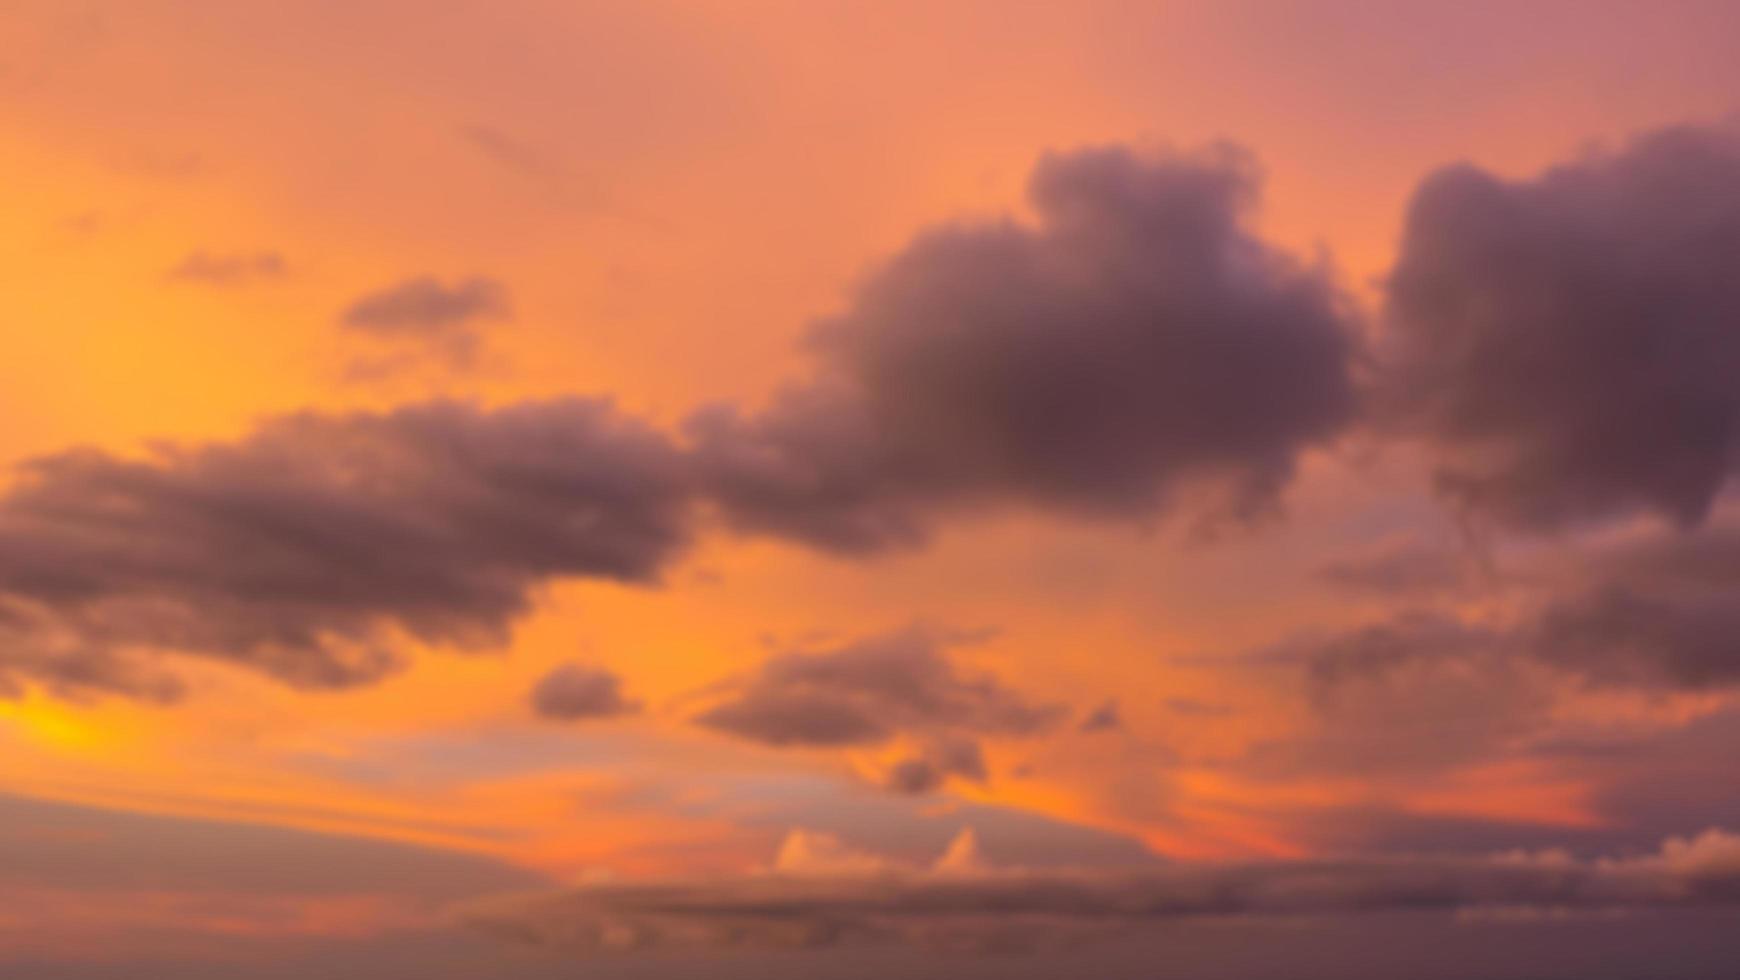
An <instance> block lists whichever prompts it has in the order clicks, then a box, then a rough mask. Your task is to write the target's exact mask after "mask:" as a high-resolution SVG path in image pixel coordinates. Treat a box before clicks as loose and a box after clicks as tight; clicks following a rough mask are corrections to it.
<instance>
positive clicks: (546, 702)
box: [532, 663, 641, 721]
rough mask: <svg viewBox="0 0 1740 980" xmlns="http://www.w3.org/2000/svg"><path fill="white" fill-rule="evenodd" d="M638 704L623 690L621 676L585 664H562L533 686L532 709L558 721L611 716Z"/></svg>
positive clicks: (636, 707)
mask: <svg viewBox="0 0 1740 980" xmlns="http://www.w3.org/2000/svg"><path fill="white" fill-rule="evenodd" d="M640 708H641V704H640V702H639V701H636V700H633V699H631V698H629V697H627V696H625V695H624V694H623V692H622V678H620V677H618V676H616V675H615V674H613V673H611V672H610V671H608V670H603V669H601V668H598V667H589V666H587V665H585V664H578V663H566V664H563V665H561V666H560V667H557V668H556V669H554V670H552V671H550V672H549V673H548V674H545V675H544V676H543V678H542V679H540V680H539V681H538V683H537V684H536V685H535V686H534V687H533V688H532V710H534V711H536V712H537V713H538V714H540V715H542V716H543V717H545V718H554V719H557V720H561V721H574V720H578V719H581V718H610V717H614V716H616V715H626V714H633V713H635V712H637V711H639V710H640Z"/></svg>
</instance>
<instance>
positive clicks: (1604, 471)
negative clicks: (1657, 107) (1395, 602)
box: [1386, 127, 1740, 528]
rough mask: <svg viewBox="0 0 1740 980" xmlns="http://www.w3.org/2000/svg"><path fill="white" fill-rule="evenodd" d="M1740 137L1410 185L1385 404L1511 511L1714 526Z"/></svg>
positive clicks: (1531, 524) (1661, 135)
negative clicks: (1649, 516)
mask: <svg viewBox="0 0 1740 980" xmlns="http://www.w3.org/2000/svg"><path fill="white" fill-rule="evenodd" d="M1737 257H1740V136H1737V135H1736V134H1735V133H1734V132H1732V131H1728V130H1714V129H1699V128H1692V127H1681V128H1676V129H1668V130H1663V131H1659V132H1655V133H1650V134H1648V135H1645V136H1643V137H1641V138H1639V139H1637V140H1636V141H1634V142H1632V143H1630V144H1628V145H1626V146H1625V147H1623V148H1622V149H1620V150H1619V151H1617V152H1611V153H1603V154H1594V155H1590V156H1587V157H1585V158H1582V159H1579V160H1576V161H1573V162H1570V163H1567V164H1564V165H1562V166H1559V167H1556V168H1554V169H1551V170H1548V171H1547V172H1545V173H1544V174H1542V175H1540V176H1539V177H1537V178H1535V179H1532V180H1522V181H1508V180H1504V179H1502V178H1499V177H1496V176H1493V175H1492V174H1489V173H1487V172H1485V171H1482V170H1480V169H1477V168H1475V167H1472V166H1468V165H1461V166H1455V167H1450V168H1447V169H1444V170H1441V171H1439V172H1438V173H1436V174H1434V175H1432V176H1431V177H1430V178H1428V179H1427V180H1426V181H1425V182H1424V183H1423V184H1422V185H1421V186H1420V188H1419V190H1418V191H1417V192H1416V194H1415V196H1414V200H1413V203H1412V206H1411V207H1410V209H1409V214H1408V218H1407V223H1406V228H1405V230H1404V233H1403V238H1402V245H1401V250H1400V256H1399V259H1398V261H1397V263H1396V266H1395V269H1394V271H1393V272H1392V274H1391V277H1390V282H1389V298H1388V310H1387V314H1386V321H1387V328H1388V340H1389V343H1390V350H1389V351H1388V355H1389V358H1390V363H1389V365H1388V370H1389V396H1390V404H1389V406H1388V408H1389V409H1390V410H1391V411H1389V412H1388V413H1386V418H1387V419H1389V420H1391V421H1394V422H1395V423H1397V424H1399V425H1401V426H1402V427H1404V428H1405V429H1407V430H1408V431H1410V432H1412V433H1414V434H1416V435H1419V436H1423V437H1425V438H1426V439H1428V440H1429V441H1431V442H1432V443H1433V444H1434V445H1435V446H1436V447H1438V449H1439V450H1440V451H1441V453H1442V455H1441V458H1440V463H1439V467H1438V482H1439V484H1440V486H1441V487H1442V488H1443V489H1444V490H1445V491H1446V492H1447V493H1448V494H1450V495H1451V496H1452V497H1453V498H1454V499H1456V500H1457V501H1459V502H1460V504H1462V505H1463V506H1465V507H1467V508H1469V509H1471V510H1472V511H1474V512H1477V513H1480V514H1483V515H1486V516H1489V517H1491V518H1493V519H1496V520H1498V521H1499V522H1501V523H1504V524H1507V525H1511V526H1517V527H1527V528H1550V527H1557V526H1564V525H1570V524H1575V523H1579V522H1585V521H1589V520H1594V519H1599V518H1603V517H1607V516H1610V515H1616V514H1621V513H1624V512H1626V511H1632V510H1643V511H1649V512H1654V513H1656V514H1659V515H1661V516H1663V517H1665V518H1667V519H1669V520H1671V521H1672V522H1674V523H1676V524H1679V525H1681V526H1692V525H1697V524H1700V523H1702V522H1703V521H1704V519H1705V517H1706V515H1707V514H1708V512H1709V509H1710V505H1711V502H1712V500H1713V499H1714V498H1715V496H1716V494H1717V492H1718V491H1719V490H1720V488H1721V487H1722V485H1723V483H1724V482H1725V481H1727V480H1728V479H1729V478H1730V477H1731V476H1732V475H1733V474H1734V472H1735V470H1736V467H1737V466H1740V258H1737Z"/></svg>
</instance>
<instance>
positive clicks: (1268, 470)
mask: <svg viewBox="0 0 1740 980" xmlns="http://www.w3.org/2000/svg"><path fill="white" fill-rule="evenodd" d="M1252 171H1253V168H1252V166H1251V163H1250V161H1249V160H1248V159H1247V158H1246V157H1245V156H1244V155H1243V154H1242V153H1240V152H1238V151H1236V150H1233V149H1230V148H1219V149H1216V150H1213V151H1209V152H1204V153H1200V154H1196V155H1191V156H1182V155H1179V156H1159V157H1151V158H1150V157H1142V156H1138V155H1136V154H1134V153H1132V152H1130V151H1129V150H1126V149H1122V148H1110V149H1097V150H1087V151H1081V152H1076V153H1071V154H1061V155H1052V156H1048V157H1046V158H1044V159H1043V160H1042V161H1041V162H1040V164H1039V165H1038V167H1037V169H1036V170H1035V171H1034V173H1033V176H1032V180H1031V184H1030V187H1029V198H1030V202H1031V205H1032V208H1033V211H1034V213H1035V216H1036V220H1035V221H1034V222H1033V223H1024V222H1020V221H1016V220H1013V219H1006V220H1002V221H996V222H986V223H976V224H975V223H962V224H955V225H949V226H945V227H941V228H936V229H932V230H930V231H928V232H926V233H924V234H922V235H920V236H918V237H917V238H916V239H915V240H913V241H912V242H911V243H910V244H909V245H908V246H907V247H906V248H905V249H904V250H903V251H901V252H900V253H899V254H898V255H896V256H895V257H894V258H893V259H892V260H890V261H889V262H887V263H886V264H885V265H884V266H883V267H881V268H880V269H879V270H877V271H876V272H875V274H873V275H872V276H870V277H869V278H868V279H867V280H866V281H865V282H864V283H863V284H862V286H861V287H860V288H859V289H858V290H857V292H856V294H855V295H854V297H853V299H852V301H851V303H850V304H849V306H848V307H847V308H846V309H845V310H844V311H843V312H841V313H840V314H838V315H836V316H833V317H830V318H827V319H825V320H822V321H821V322H819V323H818V324H816V326H815V328H814V330H813V332H812V335H811V338H810V345H811V348H812V350H813V353H814V354H815V355H816V357H817V359H818V366H817V370H816V373H815V376H814V377H813V378H812V379H811V380H810V381H808V382H807V383H804V384H800V385H793V386H790V387H788V388H786V389H785V390H784V391H783V392H781V393H780V394H779V395H778V396H777V397H776V398H775V399H774V401H773V402H772V403H771V405H769V406H768V407H767V408H766V409H765V410H764V411H761V412H759V413H746V412H743V411H741V410H738V409H734V408H723V407H722V408H715V409H712V410H709V411H706V412H703V413H701V414H699V415H698V416H697V417H696V418H695V419H693V420H692V422H691V431H692V432H693V434H694V436H695V438H696V440H697V442H698V447H699V449H698V452H699V458H700V460H701V462H702V464H703V466H704V471H705V472H706V473H708V474H709V476H710V479H711V482H712V486H713V488H714V490H715V492H716V494H717V496H718V499H719V502H720V503H721V505H722V507H723V510H724V512H725V514H726V515H727V516H728V518H729V519H730V520H731V521H732V522H734V523H735V524H737V525H738V526H740V527H744V528H750V529H754V530H760V531H771V532H775V533H779V534H785V535H790V536H792V537H795V538H798V539H801V540H805V541H808V542H810V543H813V544H817V545H821V546H823V547H828V548H833V549H837V550H840V551H847V552H852V551H868V550H874V549H877V548H881V547H887V546H890V545H894V544H900V543H910V542H912V541H916V540H919V539H921V538H922V537H923V535H924V533H925V531H926V530H927V529H928V527H929V526H930V524H931V522H932V521H933V520H934V519H935V518H936V516H937V514H938V512H939V511H941V510H944V509H947V508H950V507H954V506H958V505H963V504H967V503H993V504H994V503H1001V502H1010V501H1015V502H1024V503H1029V504H1034V505H1038V506H1042V507H1048V508H1053V509H1056V510H1060V511H1066V512H1071V513H1076V514H1082V515H1090V516H1101V517H1103V516H1129V515H1147V514H1151V513H1153V512H1155V511H1156V510H1157V509H1160V508H1163V507H1165V506H1166V505H1168V504H1170V503H1173V502H1174V500H1175V498H1177V497H1178V496H1179V495H1180V493H1181V492H1182V491H1183V490H1185V489H1186V488H1194V487H1195V486H1196V485H1199V484H1217V485H1218V487H1217V489H1218V490H1219V491H1221V493H1220V495H1219V496H1218V497H1216V502H1215V504H1214V505H1212V506H1211V507H1210V508H1209V509H1210V510H1214V511H1218V512H1220V513H1221V514H1225V513H1233V514H1239V515H1248V514H1250V513H1251V512H1254V511H1257V510H1260V509H1262V508H1266V507H1268V506H1270V505H1272V504H1273V502H1274V500H1275V497H1276V495H1277V493H1278V492H1279V491H1280V489H1281V488H1282V486H1283V485H1284V484H1285V483H1286V482H1287V480H1288V478H1289V476H1290V475H1291V473H1292V471H1293V469H1294V465H1295V462H1296V460H1297V457H1298V454H1299V453H1300V451H1301V450H1303V449H1304V448H1305V447H1307V446H1311V445H1314V444H1318V443H1322V442H1324V441H1326V440H1328V439H1330V438H1332V437H1333V436H1334V435H1335V434H1336V433H1337V432H1338V431H1339V430H1340V429H1341V427H1342V426H1343V425H1344V424H1345V423H1347V422H1348V420H1349V419H1350V417H1351V416H1352V414H1353V412H1354V402H1355V397H1354V386H1353V383H1352V380H1351V361H1352V356H1353V347H1354V345H1353V343H1352V341H1351V339H1350V337H1351V331H1350V330H1349V329H1348V325H1347V309H1346V305H1345V304H1344V302H1343V300H1342V298H1341V297H1340V296H1339V295H1338V293H1337V291H1336V289H1335V287H1334V286H1333V285H1332V283H1331V281H1330V279H1329V277H1328V276H1327V274H1326V273H1325V272H1324V270H1322V269H1320V268H1316V267H1312V266H1308V265H1304V264H1301V263H1300V262H1298V261H1296V260H1294V259H1293V258H1291V257H1289V256H1287V255H1285V254H1283V253H1281V252H1279V251H1278V250H1276V249H1275V248H1273V247H1271V246H1269V245H1268V244H1266V243H1264V242H1263V241H1261V240H1260V239H1258V238H1257V237H1256V236H1255V235H1254V234H1253V233H1252V232H1251V231H1250V230H1249V229H1248V228H1247V226H1246V224H1245V216H1246V212H1247V210H1248V209H1249V205H1250V203H1251V200H1252V198H1253V197H1254V191H1255V178H1254V175H1253V172H1252Z"/></svg>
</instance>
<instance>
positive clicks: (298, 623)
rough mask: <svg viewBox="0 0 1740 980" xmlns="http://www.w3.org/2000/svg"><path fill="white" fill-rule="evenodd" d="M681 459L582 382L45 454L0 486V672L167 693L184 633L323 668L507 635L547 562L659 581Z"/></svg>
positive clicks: (347, 671)
mask: <svg viewBox="0 0 1740 980" xmlns="http://www.w3.org/2000/svg"><path fill="white" fill-rule="evenodd" d="M685 469H686V464H685V462H684V460H683V458H682V456H681V454H680V453H679V452H678V451H677V450H676V449H675V448H674V447H673V446H672V445H671V444H670V443H668V442H667V441H666V440H665V439H664V438H663V437H662V436H660V435H659V434H657V433H656V432H654V431H652V430H650V429H648V428H646V427H644V426H642V425H640V424H638V423H635V422H632V421H629V420H625V419H623V418H622V417H620V416H619V415H617V414H616V413H615V412H614V411H613V410H612V409H611V407H610V406H609V405H608V404H607V403H604V402H600V401H584V400H568V401H555V402H546V403H530V404H521V405H517V406H513V407H509V408H504V409H499V410H493V411H491V410H483V409H479V408H476V407H472V406H469V405H465V404H459V403H431V404H423V405H417V406H412V407H407V408H402V409H398V410H395V411H392V412H388V413H385V414H369V413H359V414H350V415H318V414H302V415H293V416H288V417H282V418H277V419H274V420H272V421H269V422H267V423H265V424H264V425H263V426H261V427H260V428H259V429H258V430H257V431H255V432H254V433H252V434H251V435H248V436H247V437H245V438H242V439H240V440H237V441H234V442H225V443H212V444H206V445H201V446H193V447H176V446H165V447H159V448H158V449H156V450H155V451H154V452H152V453H151V454H150V455H148V456H145V457H143V458H124V457H120V456H115V455H111V454H109V453H105V452H100V451H96V450H79V451H73V452H68V453H63V454H60V455H56V456H50V457H46V458H40V459H35V460H32V461H30V462H28V463H26V464H24V465H23V466H22V468H21V472H20V475H19V479H18V480H17V482H15V483H14V485H12V486H11V487H10V488H9V489H8V490H7V491H6V493H5V494H4V496H0V639H3V641H4V642H3V643H0V684H5V685H8V686H13V687H16V686H17V685H18V683H19V682H20V680H21V679H23V678H30V679H34V680H37V681H40V682H42V683H44V684H46V685H48V686H49V687H51V688H54V689H57V690H61V691H63V692H77V691H81V690H87V691H103V690H111V691H121V692H125V693H130V694H135V695H142V696H149V697H157V698H168V697H171V696H173V695H174V693H175V692H176V690H177V685H176V682H175V679H174V677H173V676H172V675H171V674H169V673H167V672H166V671H165V669H164V664H163V662H162V661H161V658H159V657H157V656H156V655H157V654H159V653H162V652H171V653H177V654H184V655H193V656H199V657H207V658H213V659H218V660H223V661H227V662H230V663H235V664H241V665H244V666H247V667H251V668H253V669H256V670H259V671H263V672H265V673H267V674H269V675H271V676H273V677H276V678H278V679H280V680H283V681H285V682H288V683H290V684H294V685H297V686H302V687H309V688H331V687H342V686H346V685H351V684H357V683H362V682H366V681H370V680H373V679H376V678H379V677H380V676H382V675H384V674H386V673H387V672H389V671H391V670H393V669H394V668H395V667H396V666H398V665H399V663H400V661H401V654H400V652H399V651H400V648H401V645H402V644H403V643H404V642H405V641H406V640H416V641H420V642H423V643H428V644H442V645H452V646H459V647H474V646H483V645H490V644H496V643H499V642H501V641H503V640H504V639H505V638H506V631H507V629H508V627H509V625H510V623H511V621H512V620H513V619H514V617H516V616H518V615H519V614H521V613H523V612H524V611H526V610H527V609H528V607H529V606H530V604H531V602H532V600H533V596H534V592H535V590H536V588H537V587H538V586H539V585H541V584H543V583H545V582H548V581H550V580H552V579H554V578H557V577H561V576H582V577H595V578H606V579H614V580H619V581H628V582H643V583H644V582H650V581H652V580H654V579H655V578H656V577H657V576H658V574H659V572H660V570H661V569H662V568H663V567H664V566H665V564H666V563H667V562H669V561H670V560H671V559H672V558H673V557H674V556H675V555H676V554H677V553H678V551H679V550H680V549H681V547H682V546H683V545H684V543H685V542H686V540H687V528H686V513H687V506H688V502H689V496H688V484H687V481H686V479H685V477H684V473H685Z"/></svg>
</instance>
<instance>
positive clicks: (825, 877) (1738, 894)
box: [462, 830, 1740, 953]
mask: <svg viewBox="0 0 1740 980" xmlns="http://www.w3.org/2000/svg"><path fill="white" fill-rule="evenodd" d="M951 850H952V849H951ZM1736 903H1740V837H1737V836H1735V835H1732V834H1728V833H1725V832H1723V831H1721V830H1709V831H1706V832H1704V833H1702V834H1700V835H1698V836H1696V837H1691V838H1670V839H1669V840H1667V841H1666V842H1664V844H1663V845H1662V847H1661V849H1660V850H1659V851H1658V852H1656V853H1654V854H1648V855H1642V856H1637V857H1626V858H1601V859H1593V860H1585V859H1578V858H1575V857H1572V856H1571V855H1569V854H1566V853H1564V852H1561V851H1543V852H1536V853H1528V852H1520V851H1519V852H1510V853H1504V854H1496V855H1490V856H1443V857H1387V858H1348V859H1331V860H1295V861H1272V862H1261V863H1248V864H1225V865H1192V864H1175V865H1168V866H1162V867H1159V868H1155V869H1144V870H1140V871H1046V872H1038V871H1020V870H1012V871H993V870H986V869H985V868H984V866H983V864H982V862H981V861H979V860H977V859H976V857H975V860H973V861H972V862H964V861H962V862H950V863H948V864H947V865H945V866H944V867H940V868H936V869H932V870H918V869H911V868H900V867H891V866H887V865H886V864H884V863H881V862H869V863H864V864H861V865H857V864H855V865H849V866H841V867H838V869H837V870H826V869H819V870H816V871H810V872H806V873H790V872H789V871H784V870H780V869H776V870H774V871H773V872H770V873H762V874H752V875H744V876H739V877H735V878H718V879H689V880H666V881H639V882H633V881H630V882H613V883H600V884H597V885H591V886H587V887H583V888H579V889H574V890H570V891H567V892H561V893H556V894H551V895H539V896H529V897H528V896H517V897H511V898H505V899H498V900H494V901H488V902H483V903H477V904H473V905H470V906H467V907H466V908H465V909H464V911H463V913H462V915H463V917H464V918H465V919H466V920H467V921H468V922H470V923H471V924H472V925H473V926H475V927H477V928H479V929H482V930H484V931H486V932H489V933H492V934H494V935H497V936H500V937H503V938H511V939H514V940H517V941H520V942H528V943H533V944H538V945H545V946H553V947H558V948H562V949H566V950H571V951H575V952H582V953H585V952H599V951H610V950H617V951H621V950H659V949H667V948H698V949H743V950H758V949H783V948H807V947H819V946H838V945H846V944H857V943H870V942H880V943H900V944H915V945H922V946H930V947H945V948H956V949H963V950H974V951H985V950H999V949H1026V948H1032V947H1036V946H1055V945H1060V944H1065V943H1072V942H1079V941H1081V940H1085V939H1092V938H1105V937H1110V936H1115V935H1118V934H1121V933H1126V932H1129V931H1132V930H1137V929H1141V928H1143V927H1148V926H1154V925H1157V924H1161V923H1165V922H1171V921H1177V920H1181V919H1196V918H1228V917H1242V916H1302V915H1325V914H1354V913H1373V912H1382V911H1395V910H1409V911H1419V910H1442V911H1446V912H1468V911H1482V910H1484V911H1497V912H1513V911H1516V910H1519V909H1522V910H1534V911H1567V910H1568V911H1612V910H1631V909H1651V908H1681V907H1691V906H1732V905H1734V904H1736Z"/></svg>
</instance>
